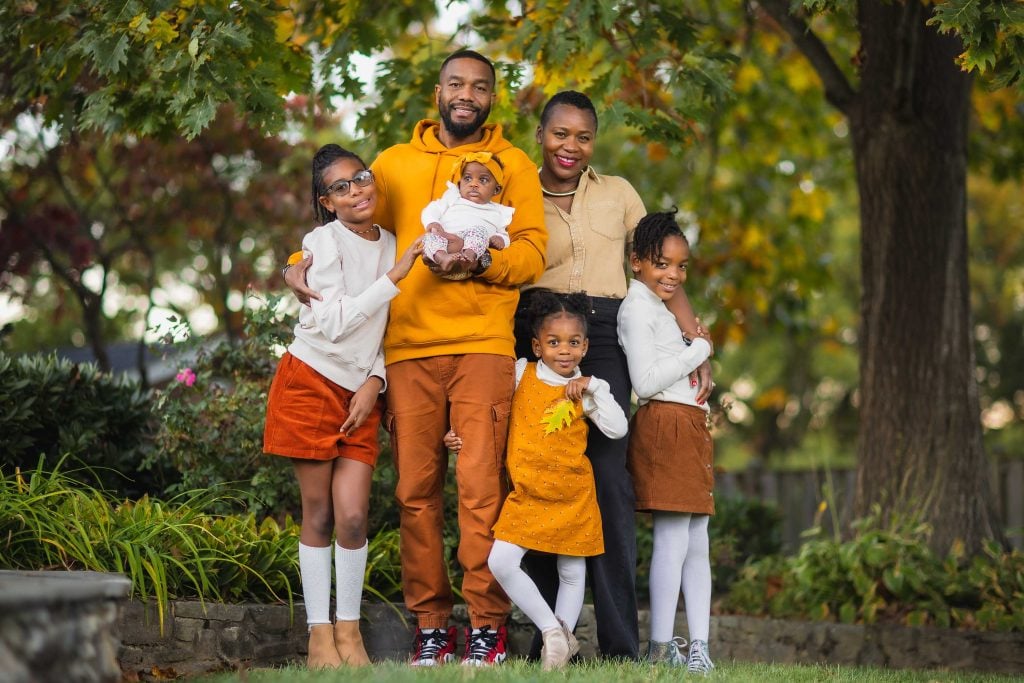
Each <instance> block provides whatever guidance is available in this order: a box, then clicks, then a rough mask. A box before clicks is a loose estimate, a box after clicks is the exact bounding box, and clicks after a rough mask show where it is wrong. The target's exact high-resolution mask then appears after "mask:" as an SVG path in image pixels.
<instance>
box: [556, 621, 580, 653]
mask: <svg viewBox="0 0 1024 683" xmlns="http://www.w3.org/2000/svg"><path fill="white" fill-rule="evenodd" d="M558 624H559V626H561V627H562V632H563V633H565V640H566V642H567V643H568V644H569V659H572V658H573V657H575V656H576V655H578V654H579V653H580V643H579V641H578V640H576V636H574V635H573V634H572V631H570V630H569V627H568V626H567V625H566V623H565V622H564V621H562V618H561V617H558Z"/></svg>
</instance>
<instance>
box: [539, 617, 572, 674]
mask: <svg viewBox="0 0 1024 683" xmlns="http://www.w3.org/2000/svg"><path fill="white" fill-rule="evenodd" d="M540 635H541V637H542V638H543V639H544V647H542V648H541V649H540V668H541V670H542V671H552V670H553V669H561V668H563V667H564V666H565V665H566V664H568V663H569V657H571V656H572V655H570V654H569V641H568V639H567V638H566V637H565V630H564V629H563V628H562V627H561V626H559V627H558V628H549V629H548V630H546V631H543V632H542V633H541V634H540Z"/></svg>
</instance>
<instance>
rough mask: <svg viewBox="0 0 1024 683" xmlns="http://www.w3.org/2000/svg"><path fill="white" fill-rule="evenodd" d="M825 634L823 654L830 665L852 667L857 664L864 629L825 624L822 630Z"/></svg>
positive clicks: (853, 625)
mask: <svg viewBox="0 0 1024 683" xmlns="http://www.w3.org/2000/svg"><path fill="white" fill-rule="evenodd" d="M822 630H823V631H825V633H827V635H828V637H827V639H826V644H825V645H824V646H823V647H824V648H826V649H825V650H824V653H825V654H826V655H827V658H828V659H827V661H828V662H829V663H830V664H843V665H846V666H853V665H856V664H857V661H858V658H859V657H860V651H861V649H862V648H863V647H864V627H863V626H857V625H855V624H826V625H825V628H823V629H822Z"/></svg>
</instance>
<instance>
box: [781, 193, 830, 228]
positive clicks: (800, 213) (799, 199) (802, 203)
mask: <svg viewBox="0 0 1024 683" xmlns="http://www.w3.org/2000/svg"><path fill="white" fill-rule="evenodd" d="M827 201H828V197H827V196H826V194H825V193H824V192H822V191H820V190H818V189H817V188H814V189H813V190H811V191H810V192H804V191H803V190H801V189H800V188H799V187H795V188H793V191H792V192H790V193H789V215H790V217H791V218H807V219H809V220H811V221H815V222H820V221H822V220H824V219H825V208H826V204H827Z"/></svg>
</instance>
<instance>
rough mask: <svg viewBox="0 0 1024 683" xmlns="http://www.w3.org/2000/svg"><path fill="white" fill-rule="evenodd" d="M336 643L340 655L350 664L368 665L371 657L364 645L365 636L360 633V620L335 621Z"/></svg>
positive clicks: (344, 661)
mask: <svg viewBox="0 0 1024 683" xmlns="http://www.w3.org/2000/svg"><path fill="white" fill-rule="evenodd" d="M334 644H335V646H336V647H337V648H338V656H339V657H340V658H341V662H342V663H343V664H347V665H348V666H367V665H368V664H369V663H370V657H369V656H368V655H367V654H366V648H365V647H363V636H362V635H361V634H360V633H359V622H358V621H340V620H339V621H336V622H334Z"/></svg>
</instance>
